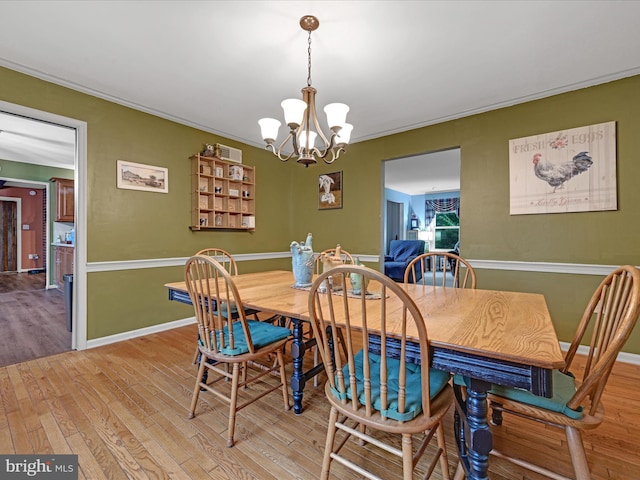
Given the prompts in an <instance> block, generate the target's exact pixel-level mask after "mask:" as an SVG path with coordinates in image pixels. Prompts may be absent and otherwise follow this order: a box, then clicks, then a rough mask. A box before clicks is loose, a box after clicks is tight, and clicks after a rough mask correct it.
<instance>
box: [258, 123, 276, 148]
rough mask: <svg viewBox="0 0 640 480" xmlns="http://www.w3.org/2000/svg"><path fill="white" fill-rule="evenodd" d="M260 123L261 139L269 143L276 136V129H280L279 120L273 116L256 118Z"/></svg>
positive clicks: (273, 140)
mask: <svg viewBox="0 0 640 480" xmlns="http://www.w3.org/2000/svg"><path fill="white" fill-rule="evenodd" d="M258 125H260V132H261V133H262V139H263V140H264V141H265V142H267V143H269V142H271V143H273V142H275V141H276V138H278V130H279V129H280V125H281V123H280V121H279V120H276V119H275V118H261V119H260V120H258Z"/></svg>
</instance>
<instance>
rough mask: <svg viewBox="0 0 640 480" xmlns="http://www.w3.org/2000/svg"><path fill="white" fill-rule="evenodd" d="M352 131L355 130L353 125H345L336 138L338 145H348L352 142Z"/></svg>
mask: <svg viewBox="0 0 640 480" xmlns="http://www.w3.org/2000/svg"><path fill="white" fill-rule="evenodd" d="M351 130H353V125H351V124H350V123H345V124H344V125H342V128H341V129H340V131H339V132H338V135H337V136H336V143H337V144H338V145H347V144H348V143H349V140H351Z"/></svg>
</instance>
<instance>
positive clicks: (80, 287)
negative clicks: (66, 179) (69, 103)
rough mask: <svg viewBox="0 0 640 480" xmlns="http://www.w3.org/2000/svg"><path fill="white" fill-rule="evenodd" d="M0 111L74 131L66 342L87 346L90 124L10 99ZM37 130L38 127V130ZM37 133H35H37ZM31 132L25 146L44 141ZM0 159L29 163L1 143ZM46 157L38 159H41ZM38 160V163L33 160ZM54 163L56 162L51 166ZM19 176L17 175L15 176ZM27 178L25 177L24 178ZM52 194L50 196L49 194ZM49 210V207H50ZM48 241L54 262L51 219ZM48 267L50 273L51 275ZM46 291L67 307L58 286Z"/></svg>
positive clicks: (6, 167)
mask: <svg viewBox="0 0 640 480" xmlns="http://www.w3.org/2000/svg"><path fill="white" fill-rule="evenodd" d="M0 114H2V115H4V114H7V115H8V116H10V117H16V118H20V119H23V120H25V119H26V120H29V121H33V125H34V126H37V125H39V126H47V127H51V126H55V127H59V128H62V129H65V130H66V131H68V132H72V145H71V154H72V162H71V167H70V168H71V169H73V170H74V175H73V177H74V185H75V212H74V218H75V223H74V226H75V252H74V256H75V261H74V281H73V282H72V283H73V308H72V311H73V318H72V321H71V324H72V332H68V331H67V328H66V326H65V331H67V333H68V334H69V337H70V341H68V343H67V349H84V348H86V345H87V338H86V336H87V333H86V332H87V325H86V310H87V307H86V193H85V191H86V151H87V145H86V143H87V124H86V122H82V121H79V120H75V119H71V118H68V117H62V116H59V115H56V114H52V113H48V112H43V111H40V110H34V109H31V108H28V107H23V106H20V105H15V104H11V103H8V102H3V101H0ZM36 130H37V129H36ZM34 132H35V133H34ZM34 132H30V133H28V134H23V135H21V141H22V142H23V143H24V144H25V145H38V144H40V145H41V144H42V141H43V138H42V136H41V135H38V134H37V131H34ZM0 158H1V159H6V160H11V161H13V162H21V164H23V163H28V162H27V161H25V159H24V158H19V159H11V158H9V157H8V156H7V154H6V153H5V152H2V151H1V145H0ZM42 158H43V156H40V157H38V158H37V160H42ZM34 163H37V162H34ZM14 165H16V164H13V165H11V164H10V162H5V161H4V160H0V168H1V169H2V172H1V175H2V176H3V178H7V177H9V178H11V177H12V175H11V173H13V172H12V169H13V170H16V169H18V170H19V168H20V167H14ZM40 165H47V164H46V163H40ZM49 166H54V165H49ZM17 177H19V175H18V174H16V175H15V176H14V177H13V178H12V179H16V178H17ZM23 178H24V177H23ZM48 180H49V178H46V179H45V180H44V181H45V182H46V184H45V185H46V189H47V193H48V192H49V190H48V188H49V183H48ZM47 197H49V195H47ZM47 211H49V209H48V208H47ZM46 231H47V234H46V235H47V241H46V245H45V248H46V255H45V257H46V261H47V263H51V261H52V260H51V259H50V254H51V252H52V249H51V248H50V247H51V243H52V240H53V239H54V238H56V237H52V235H53V228H51V222H49V226H48V228H46ZM48 270H49V269H47V275H48V273H49V272H48ZM46 283H47V286H49V285H50V284H51V280H48V281H47V282H46ZM45 293H47V294H56V295H58V296H59V298H61V299H62V305H63V308H64V298H63V296H62V295H60V292H59V291H56V290H55V289H49V290H46V291H45Z"/></svg>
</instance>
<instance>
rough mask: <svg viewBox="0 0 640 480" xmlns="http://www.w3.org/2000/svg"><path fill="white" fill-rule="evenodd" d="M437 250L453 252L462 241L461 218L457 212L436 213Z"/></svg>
mask: <svg viewBox="0 0 640 480" xmlns="http://www.w3.org/2000/svg"><path fill="white" fill-rule="evenodd" d="M434 238H435V248H436V250H453V249H454V248H455V246H456V243H458V241H459V240H460V218H458V214H457V213H456V212H436V216H435V237H434Z"/></svg>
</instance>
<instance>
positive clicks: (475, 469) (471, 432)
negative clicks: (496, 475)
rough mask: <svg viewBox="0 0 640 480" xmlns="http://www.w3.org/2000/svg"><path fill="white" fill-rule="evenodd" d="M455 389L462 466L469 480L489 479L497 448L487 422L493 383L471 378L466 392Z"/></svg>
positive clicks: (456, 422)
mask: <svg viewBox="0 0 640 480" xmlns="http://www.w3.org/2000/svg"><path fill="white" fill-rule="evenodd" d="M455 388H456V410H455V413H454V417H455V421H454V423H455V426H454V430H455V434H456V443H457V446H458V454H459V456H460V463H461V464H462V465H463V466H464V470H465V471H466V473H467V478H468V479H472V480H487V479H488V478H489V473H488V470H489V452H490V451H491V449H492V448H493V438H492V436H491V430H490V428H489V424H488V422H487V412H488V407H487V390H489V389H490V388H491V384H490V383H489V382H485V381H482V380H475V379H470V380H469V382H468V385H467V387H466V389H464V387H462V386H460V385H456V386H455ZM464 390H466V391H464ZM456 478H458V475H457V474H456Z"/></svg>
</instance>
